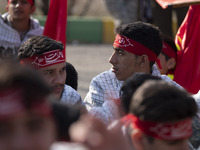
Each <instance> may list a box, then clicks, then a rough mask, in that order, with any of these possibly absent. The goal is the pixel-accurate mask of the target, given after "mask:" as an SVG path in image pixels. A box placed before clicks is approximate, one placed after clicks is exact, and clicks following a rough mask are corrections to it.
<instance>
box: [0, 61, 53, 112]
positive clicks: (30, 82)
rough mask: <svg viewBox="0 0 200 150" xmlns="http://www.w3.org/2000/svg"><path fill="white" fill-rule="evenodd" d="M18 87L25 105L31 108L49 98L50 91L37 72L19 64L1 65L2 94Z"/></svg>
mask: <svg viewBox="0 0 200 150" xmlns="http://www.w3.org/2000/svg"><path fill="white" fill-rule="evenodd" d="M13 86H16V87H17V88H20V89H21V90H22V93H23V95H22V98H23V105H24V107H25V108H27V109H29V108H31V106H32V104H33V103H37V102H40V101H42V102H43V100H44V98H45V97H47V96H49V94H50V89H49V87H48V86H47V85H46V83H45V82H44V80H43V79H42V78H41V77H40V75H38V74H37V73H36V72H35V71H33V70H31V69H29V68H26V67H22V66H20V65H19V64H11V63H1V64H0V92H1V91H3V90H5V89H6V88H11V87H13Z"/></svg>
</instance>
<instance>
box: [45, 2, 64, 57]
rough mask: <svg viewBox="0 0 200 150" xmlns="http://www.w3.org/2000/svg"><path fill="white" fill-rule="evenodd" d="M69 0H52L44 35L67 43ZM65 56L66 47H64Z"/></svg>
mask: <svg viewBox="0 0 200 150" xmlns="http://www.w3.org/2000/svg"><path fill="white" fill-rule="evenodd" d="M66 25H67V0H51V1H50V5H49V12H48V16H47V20H46V23H45V27H44V33H43V35H46V36H49V37H51V38H52V39H54V40H57V41H61V42H62V43H63V44H64V48H65V43H66ZM64 56H65V49H64Z"/></svg>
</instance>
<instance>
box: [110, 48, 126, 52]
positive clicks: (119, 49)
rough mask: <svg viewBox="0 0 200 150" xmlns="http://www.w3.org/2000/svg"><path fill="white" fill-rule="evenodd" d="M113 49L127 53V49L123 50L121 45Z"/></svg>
mask: <svg viewBox="0 0 200 150" xmlns="http://www.w3.org/2000/svg"><path fill="white" fill-rule="evenodd" d="M113 49H114V50H116V51H122V52H123V53H126V51H125V50H123V49H121V48H119V47H113Z"/></svg>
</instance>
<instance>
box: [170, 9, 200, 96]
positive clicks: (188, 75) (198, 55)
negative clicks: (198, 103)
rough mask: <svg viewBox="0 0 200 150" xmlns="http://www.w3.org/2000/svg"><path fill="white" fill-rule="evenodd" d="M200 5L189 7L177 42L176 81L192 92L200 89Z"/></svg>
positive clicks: (177, 35)
mask: <svg viewBox="0 0 200 150" xmlns="http://www.w3.org/2000/svg"><path fill="white" fill-rule="evenodd" d="M199 25H200V5H193V6H190V7H189V10H188V13H187V15H186V17H185V19H184V21H183V23H182V25H181V26H180V28H179V30H178V32H177V34H176V38H175V42H176V44H177V46H178V53H177V65H176V69H175V72H174V81H176V82H177V83H179V84H180V85H181V86H183V87H184V88H185V89H186V90H188V91H189V92H190V93H193V94H195V93H197V92H198V91H199V89H200V41H199V39H200V28H199Z"/></svg>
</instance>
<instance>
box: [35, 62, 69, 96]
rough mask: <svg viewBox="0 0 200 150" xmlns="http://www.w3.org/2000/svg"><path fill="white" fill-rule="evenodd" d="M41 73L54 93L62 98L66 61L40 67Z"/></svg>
mask: <svg viewBox="0 0 200 150" xmlns="http://www.w3.org/2000/svg"><path fill="white" fill-rule="evenodd" d="M39 73H40V74H41V75H42V77H43V78H44V79H45V81H46V82H47V84H48V85H49V86H50V87H51V89H52V93H53V94H55V96H56V97H57V98H58V99H60V98H61V95H62V92H63V89H64V85H65V80H66V63H65V62H63V63H59V64H55V65H51V66H47V67H44V68H40V69H39Z"/></svg>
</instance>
